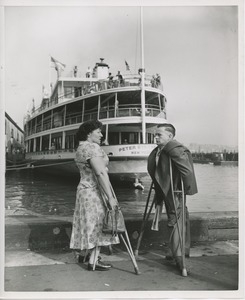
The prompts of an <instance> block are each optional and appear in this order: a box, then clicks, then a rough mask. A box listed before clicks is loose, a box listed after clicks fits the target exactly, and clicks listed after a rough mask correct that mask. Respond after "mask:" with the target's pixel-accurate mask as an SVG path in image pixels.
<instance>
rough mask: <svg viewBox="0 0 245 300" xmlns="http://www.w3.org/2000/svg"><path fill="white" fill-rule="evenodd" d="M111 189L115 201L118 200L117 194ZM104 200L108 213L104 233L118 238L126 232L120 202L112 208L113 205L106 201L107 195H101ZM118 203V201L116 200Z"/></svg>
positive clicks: (104, 221)
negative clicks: (119, 234) (118, 235)
mask: <svg viewBox="0 0 245 300" xmlns="http://www.w3.org/2000/svg"><path fill="white" fill-rule="evenodd" d="M110 189H111V191H112V194H113V196H114V199H115V200H116V199H117V198H116V195H115V192H114V190H113V188H112V186H111V185H110ZM101 194H102V198H103V201H104V204H105V207H106V213H105V217H104V220H103V227H102V232H103V233H108V234H112V236H116V235H117V234H118V233H123V232H125V231H126V227H125V222H124V217H123V214H122V211H121V208H120V207H119V206H118V202H116V205H115V206H113V207H112V205H111V204H110V203H109V205H110V207H109V205H108V203H107V201H106V199H105V197H106V196H105V193H103V192H102V193H101ZM116 201H117V200H116Z"/></svg>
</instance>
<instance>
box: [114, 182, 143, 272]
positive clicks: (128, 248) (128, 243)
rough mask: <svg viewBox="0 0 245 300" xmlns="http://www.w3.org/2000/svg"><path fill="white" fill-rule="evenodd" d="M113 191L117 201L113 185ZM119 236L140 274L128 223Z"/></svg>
mask: <svg viewBox="0 0 245 300" xmlns="http://www.w3.org/2000/svg"><path fill="white" fill-rule="evenodd" d="M111 192H112V194H113V196H114V199H115V200H116V201H117V198H116V195H115V192H114V189H113V187H112V186H111ZM117 205H118V201H117ZM123 234H125V238H124V237H123ZM118 235H119V237H120V238H121V239H122V241H123V243H124V245H125V247H126V249H127V252H128V254H129V257H130V259H131V261H132V263H133V266H134V271H135V273H136V274H137V275H139V274H140V272H139V268H138V265H137V262H136V259H135V256H134V253H133V250H132V247H131V244H130V240H129V237H128V232H127V228H126V225H125V232H124V233H118Z"/></svg>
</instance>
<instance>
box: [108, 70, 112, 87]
mask: <svg viewBox="0 0 245 300" xmlns="http://www.w3.org/2000/svg"><path fill="white" fill-rule="evenodd" d="M111 88H113V75H111V73H109V76H108V89H111Z"/></svg>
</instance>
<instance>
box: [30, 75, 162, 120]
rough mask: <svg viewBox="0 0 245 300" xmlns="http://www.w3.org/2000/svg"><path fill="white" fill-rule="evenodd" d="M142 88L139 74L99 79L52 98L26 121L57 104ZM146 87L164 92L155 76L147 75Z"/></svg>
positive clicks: (83, 83) (92, 79)
mask: <svg viewBox="0 0 245 300" xmlns="http://www.w3.org/2000/svg"><path fill="white" fill-rule="evenodd" d="M135 86H138V87H140V86H141V76H140V75H137V74H127V75H123V79H122V80H118V79H112V80H109V79H98V80H96V81H95V80H94V78H91V81H90V82H89V81H87V80H86V82H82V86H80V87H76V88H75V87H74V88H73V89H72V91H71V92H65V93H63V94H61V95H59V96H58V97H55V98H52V97H51V98H50V99H49V100H48V101H46V103H45V105H40V106H39V107H38V108H37V109H35V110H33V111H32V112H31V113H30V115H28V116H27V118H26V120H28V119H29V118H33V117H35V116H36V115H37V114H39V113H40V112H42V111H44V110H46V109H47V108H49V107H53V106H55V105H56V104H60V103H62V102H65V101H68V100H72V99H75V98H77V97H81V96H86V95H91V94H93V93H96V92H100V91H105V90H109V89H116V88H123V87H135ZM145 87H151V88H156V89H158V90H161V91H163V85H162V83H161V81H159V80H156V77H155V76H150V75H145Z"/></svg>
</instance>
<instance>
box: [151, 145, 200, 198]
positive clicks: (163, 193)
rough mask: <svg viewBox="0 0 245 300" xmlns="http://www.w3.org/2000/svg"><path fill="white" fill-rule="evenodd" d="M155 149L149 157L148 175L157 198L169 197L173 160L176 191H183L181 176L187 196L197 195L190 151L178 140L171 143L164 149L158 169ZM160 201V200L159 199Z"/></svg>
mask: <svg viewBox="0 0 245 300" xmlns="http://www.w3.org/2000/svg"><path fill="white" fill-rule="evenodd" d="M157 150H158V147H156V148H155V149H153V151H152V152H151V154H150V155H149V157H148V166H147V169H148V173H149V174H150V176H151V178H152V180H153V183H154V187H155V193H156V196H157V198H159V197H161V198H165V197H167V195H168V193H169V191H170V189H171V185H170V162H169V158H171V160H172V169H173V183H174V189H178V190H181V185H180V176H181V177H182V179H183V185H184V191H185V194H187V195H193V194H196V193H197V184H196V178H195V173H194V168H193V161H192V156H191V153H190V151H189V150H188V149H187V148H186V147H185V146H183V145H182V144H180V143H179V142H178V141H176V140H171V141H169V142H168V143H167V144H166V145H165V146H164V147H163V149H162V151H161V154H160V156H159V161H158V166H157V168H156V153H157ZM158 200H160V199H158Z"/></svg>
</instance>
